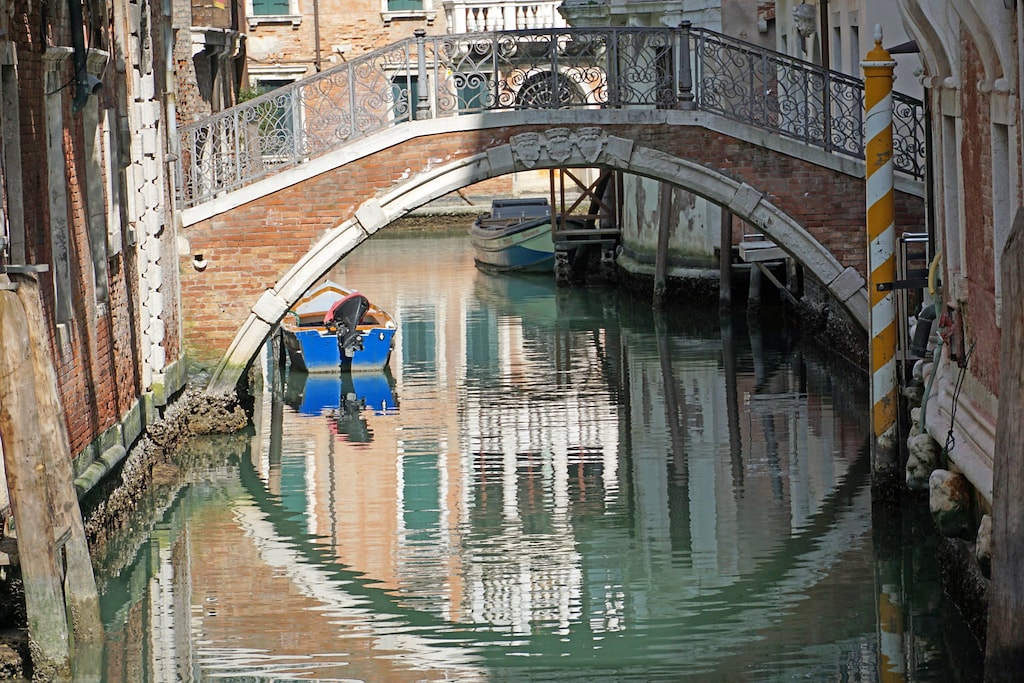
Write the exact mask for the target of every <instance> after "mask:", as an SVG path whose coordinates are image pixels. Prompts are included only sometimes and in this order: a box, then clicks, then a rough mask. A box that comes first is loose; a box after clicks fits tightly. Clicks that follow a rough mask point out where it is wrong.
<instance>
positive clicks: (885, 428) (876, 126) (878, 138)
mask: <svg viewBox="0 0 1024 683" xmlns="http://www.w3.org/2000/svg"><path fill="white" fill-rule="evenodd" d="M860 64H861V68H863V70H864V111H865V114H864V140H865V159H866V162H867V202H866V203H867V254H868V300H869V302H870V309H869V314H868V320H869V323H870V328H871V329H870V333H871V345H870V351H869V359H870V362H871V403H872V409H871V426H872V432H873V433H874V440H873V442H872V445H871V480H872V486H873V487H875V488H876V489H877V488H884V489H891V488H892V487H893V486H894V485H895V484H896V483H898V481H899V443H898V434H897V420H896V418H897V412H898V400H899V396H898V386H897V384H898V382H897V375H896V343H897V338H896V336H897V335H896V332H897V327H896V307H895V299H896V297H895V293H894V291H893V289H892V286H893V283H895V282H896V218H895V217H896V204H895V190H894V185H893V164H892V155H893V133H892V83H893V69H894V68H895V67H896V62H895V61H894V60H893V59H892V56H891V55H890V54H889V52H888V51H887V50H886V49H885V48H883V47H882V28H881V26H879V25H876V26H875V47H874V49H872V50H870V51H869V52H868V54H867V55H866V59H865V60H864V61H862V62H861V63H860Z"/></svg>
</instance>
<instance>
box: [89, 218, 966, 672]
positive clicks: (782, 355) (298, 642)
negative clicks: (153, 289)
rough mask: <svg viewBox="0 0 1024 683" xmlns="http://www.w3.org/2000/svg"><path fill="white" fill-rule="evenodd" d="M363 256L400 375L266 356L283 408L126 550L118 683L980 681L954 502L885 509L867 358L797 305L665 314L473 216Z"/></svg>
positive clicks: (160, 507)
mask: <svg viewBox="0 0 1024 683" xmlns="http://www.w3.org/2000/svg"><path fill="white" fill-rule="evenodd" d="M331 277H332V279H334V280H336V281H338V282H340V283H343V284H345V285H348V286H354V287H357V288H358V289H359V290H360V291H361V292H363V293H364V294H366V295H367V296H368V297H369V298H370V299H371V300H372V301H374V302H375V303H376V304H378V305H380V306H382V307H383V308H385V309H387V310H389V311H391V313H393V314H394V315H395V317H396V318H397V319H398V321H399V333H398V335H397V337H396V340H397V341H396V347H395V352H394V356H393V358H392V361H391V368H390V372H389V373H387V374H382V375H379V376H376V375H375V376H363V377H357V378H355V379H354V381H353V383H352V385H346V386H345V387H344V388H343V387H342V385H341V383H340V381H338V380H335V378H317V377H305V376H301V375H297V374H290V373H288V372H284V373H283V374H282V373H280V372H278V371H276V370H275V366H274V363H273V362H272V361H271V360H270V359H271V357H270V354H269V352H268V354H267V355H266V356H264V358H263V359H262V361H261V362H262V365H263V366H264V368H265V370H266V372H267V379H266V386H265V390H264V391H263V392H262V393H261V395H260V396H259V397H258V400H257V414H256V419H255V424H254V426H253V428H252V430H251V432H250V433H247V434H243V435H235V436H233V437H228V438H220V439H210V440H203V441H199V442H197V443H195V444H193V445H192V447H191V449H190V453H189V454H188V455H189V458H190V461H194V462H192V464H191V467H190V468H189V469H185V470H182V477H181V482H180V485H175V486H172V487H170V490H169V491H166V492H165V494H166V495H165V497H164V498H163V499H159V497H158V499H159V500H158V502H156V503H154V513H153V515H152V517H151V519H149V520H140V521H139V523H138V524H136V525H135V528H134V530H133V532H132V533H129V534H126V535H125V538H124V539H123V541H122V542H121V543H119V544H115V548H116V550H112V551H111V552H110V553H109V556H108V560H106V561H105V565H106V566H105V567H103V568H101V572H100V574H101V575H100V580H101V585H102V587H103V588H102V590H103V614H104V621H105V624H106V629H107V646H106V653H105V659H104V662H103V672H104V673H103V678H104V680H110V681H120V680H124V681H154V682H156V681H233V682H243V681H297V680H314V681H317V680H318V681H387V682H390V681H398V682H405V681H410V682H411V681H441V680H454V681H466V682H467V683H469V682H475V681H508V682H516V681H609V682H611V681H637V682H640V681H790V680H807V681H957V680H960V681H968V680H976V678H977V676H978V660H979V656H978V654H977V652H976V649H975V648H976V646H975V645H974V644H973V643H972V642H971V641H970V638H969V637H968V636H966V635H965V633H966V632H965V631H964V630H963V629H962V625H961V624H960V622H959V619H958V618H957V615H956V613H955V612H954V611H953V610H952V609H951V608H950V607H949V605H948V604H947V603H946V601H945V600H944V598H943V597H942V593H941V587H940V585H939V582H938V576H937V569H936V567H935V564H934V549H933V547H932V543H933V541H932V540H931V539H930V537H929V534H928V531H929V529H930V527H929V522H928V519H927V516H926V515H925V516H924V517H922V516H921V514H920V511H921V509H922V506H924V504H923V503H920V502H918V503H914V504H911V505H908V506H905V507H904V508H903V509H902V510H889V511H882V510H873V509H872V504H871V493H870V486H869V480H870V472H869V464H868V457H867V451H866V446H867V439H868V433H869V425H868V406H867V385H866V381H865V377H864V376H863V373H860V372H858V371H856V370H853V369H851V368H849V367H844V366H841V365H836V364H833V362H834V361H833V359H830V358H829V357H828V354H827V353H826V354H821V353H814V352H812V351H810V350H808V349H804V348H803V347H802V346H801V345H800V344H799V343H798V340H797V339H796V338H795V337H794V336H793V335H792V334H787V333H786V332H785V331H783V330H781V329H779V328H778V327H777V325H778V322H777V318H778V316H776V315H772V314H766V315H764V316H762V317H761V318H760V319H759V320H756V321H753V324H748V321H747V319H746V316H744V315H743V314H742V312H741V313H740V314H739V315H738V316H736V317H735V319H732V320H729V321H726V322H724V323H723V321H722V320H720V318H719V316H718V314H717V311H707V310H701V309H688V308H686V307H685V306H684V305H683V304H684V302H673V303H672V306H670V310H669V311H667V312H666V314H665V315H663V316H659V317H658V318H655V317H654V316H653V315H652V313H651V311H650V307H649V305H648V304H646V303H644V302H642V301H636V300H632V299H630V298H629V297H628V296H627V295H624V294H621V293H618V292H615V291H608V290H603V289H579V290H559V289H556V288H554V286H553V285H552V283H551V282H550V281H549V279H548V278H543V277H542V278H532V279H525V278H517V277H505V276H495V275H486V274H483V273H480V272H478V271H477V270H476V269H475V268H474V267H473V263H472V254H471V252H470V251H469V247H468V244H467V243H466V241H465V240H464V238H462V237H460V236H456V237H417V238H406V239H386V238H385V237H384V236H380V237H375V238H373V239H372V240H370V241H368V242H367V243H365V244H364V245H363V246H361V247H360V248H359V249H358V250H357V252H355V253H354V254H353V255H352V256H350V257H349V258H348V259H346V261H345V263H344V264H342V265H341V266H339V267H337V268H336V269H335V271H334V272H333V273H332V275H331ZM349 393H351V394H354V395H356V396H358V397H360V398H363V399H365V402H366V404H367V405H366V407H364V408H362V409H361V410H360V409H358V404H354V403H353V402H352V401H351V400H348V401H342V397H343V396H345V395H347V394H349ZM353 405H356V409H353ZM346 406H347V409H346ZM951 643H952V645H951Z"/></svg>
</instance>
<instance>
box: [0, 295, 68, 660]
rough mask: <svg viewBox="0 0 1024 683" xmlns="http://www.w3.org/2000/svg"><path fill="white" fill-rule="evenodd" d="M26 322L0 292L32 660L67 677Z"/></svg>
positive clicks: (8, 438) (4, 420)
mask: <svg viewBox="0 0 1024 683" xmlns="http://www.w3.org/2000/svg"><path fill="white" fill-rule="evenodd" d="M32 366H33V354H32V346H31V340H30V339H29V323H28V320H27V319H26V316H25V309H24V307H23V306H22V304H21V301H19V299H18V295H17V294H15V293H14V292H13V291H10V289H6V290H3V291H0V437H2V439H3V444H4V448H3V451H4V453H3V457H4V466H5V468H6V471H7V486H8V489H9V490H10V494H11V509H12V511H13V513H14V520H15V524H16V530H17V535H18V555H19V558H20V561H21V571H22V581H23V583H24V586H25V605H26V610H27V612H28V630H29V639H30V648H31V651H32V663H33V666H34V668H35V674H36V676H38V677H39V678H40V680H48V679H55V678H60V677H67V676H68V675H69V674H70V665H71V662H70V643H69V640H68V626H67V619H66V612H65V606H64V594H63V590H62V587H61V572H60V568H59V567H58V565H57V544H56V539H55V537H54V536H55V527H56V523H55V519H54V514H53V507H52V504H51V500H50V495H49V489H48V486H47V481H46V480H47V477H48V476H49V474H48V472H47V471H46V466H45V463H44V461H43V457H42V456H43V451H44V450H45V447H44V446H43V444H42V440H41V439H40V434H41V433H42V430H43V426H42V423H41V421H40V418H39V409H38V406H39V400H38V397H37V396H36V390H35V373H34V371H33V367H32Z"/></svg>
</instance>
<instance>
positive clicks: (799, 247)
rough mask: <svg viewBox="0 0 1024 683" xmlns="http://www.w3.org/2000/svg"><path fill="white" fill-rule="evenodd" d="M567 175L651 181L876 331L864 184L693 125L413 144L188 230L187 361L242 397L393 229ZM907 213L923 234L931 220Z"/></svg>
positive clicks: (496, 134) (504, 133) (516, 133)
mask: <svg viewBox="0 0 1024 683" xmlns="http://www.w3.org/2000/svg"><path fill="white" fill-rule="evenodd" d="M559 167H579V168H587V167H590V168H611V169H616V170H620V171H623V172H626V173H631V174H636V175H640V176H645V177H649V178H653V179H657V180H660V181H663V182H666V183H669V184H671V185H673V186H676V187H679V188H682V189H684V190H687V191H690V192H693V193H695V194H697V195H700V196H703V197H705V198H706V199H708V200H710V201H712V202H714V203H716V204H719V205H720V206H722V207H725V208H727V209H728V210H729V211H731V212H732V213H733V215H734V216H738V217H740V218H742V219H743V220H745V221H746V222H748V223H750V224H751V225H753V226H755V227H756V228H757V229H758V230H760V231H761V232H763V233H764V235H765V236H766V237H768V238H769V239H771V240H772V241H774V242H775V243H776V244H778V245H779V246H781V247H782V248H783V249H784V250H785V251H786V252H787V253H788V254H789V255H790V256H791V257H792V258H794V259H795V260H796V261H797V262H798V263H799V264H801V265H802V266H803V268H804V272H805V275H806V276H810V277H813V278H814V279H815V280H817V281H818V282H819V283H820V284H821V285H822V286H823V287H824V288H825V289H826V290H827V291H828V292H829V293H830V294H831V296H832V297H834V299H835V300H836V301H837V302H838V303H839V304H840V305H841V306H842V307H843V308H845V310H846V311H847V312H848V314H849V316H850V317H851V318H852V320H854V321H855V322H856V323H857V324H859V325H860V326H861V327H862V328H864V329H866V328H867V324H868V299H867V292H866V289H865V283H864V277H863V273H864V269H865V254H864V252H865V243H866V237H865V236H864V221H865V217H864V213H865V199H864V181H863V179H862V178H859V177H855V176H852V175H848V174H845V173H842V172H839V171H836V170H832V169H829V168H825V167H822V166H820V165H818V164H815V163H812V162H809V161H805V160H802V159H799V158H796V157H793V156H788V155H785V154H780V153H779V152H775V151H771V150H768V149H766V148H763V147H760V146H758V145H756V144H751V143H748V142H744V141H742V140H739V139H737V138H735V137H731V136H729V135H724V134H721V133H716V132H712V131H708V130H706V129H704V128H700V127H696V126H689V127H686V126H672V127H668V126H665V125H663V124H662V125H648V126H643V125H636V124H633V125H629V126H600V127H598V126H577V127H572V126H566V127H559V128H551V127H549V126H517V127H504V128H497V129H484V130H472V131H465V132H462V133H445V134H434V135H426V136H420V137H415V138H412V139H408V140H406V141H403V142H401V143H399V144H396V145H392V146H389V147H387V148H385V149H380V150H377V151H375V152H372V153H368V154H365V155H364V156H362V157H360V158H358V159H355V160H349V161H348V162H347V163H345V164H344V165H342V166H338V167H337V168H334V169H331V170H329V171H326V172H323V173H320V174H319V175H316V176H314V177H309V178H306V179H304V180H302V181H300V182H297V183H294V184H292V185H289V186H285V187H281V188H280V189H278V190H277V191H275V192H272V193H269V194H266V195H265V196H262V197H259V198H256V199H253V200H252V201H249V202H248V203H245V204H242V205H240V206H237V207H235V208H232V209H231V210H230V211H228V212H226V213H221V214H219V215H215V216H211V217H209V218H206V219H204V220H202V221H200V222H198V223H196V224H195V225H193V226H190V227H188V228H187V229H186V230H185V237H186V241H187V243H188V244H187V248H186V249H185V250H184V252H183V263H182V268H181V273H182V279H181V282H182V302H183V308H184V309H185V310H184V311H183V313H184V315H183V318H184V319H185V320H186V321H187V322H186V333H185V336H186V348H187V349H188V351H189V354H190V355H191V356H192V357H193V358H196V359H198V360H200V361H203V360H206V361H213V360H214V359H215V357H219V358H220V361H219V363H218V364H217V366H216V369H215V370H214V372H213V375H212V377H211V379H210V382H209V385H208V390H209V391H211V392H215V393H223V392H229V391H232V390H234V389H235V387H236V386H237V383H238V381H239V380H240V379H241V378H242V376H243V375H244V373H245V372H246V370H247V368H248V367H249V365H250V364H251V363H252V361H253V359H254V358H255V356H256V354H257V353H258V352H259V350H260V348H261V347H262V345H263V344H264V343H265V341H266V340H267V339H268V338H269V336H270V334H271V333H272V331H273V330H274V328H275V326H276V325H277V324H278V323H279V322H280V321H281V319H282V318H283V317H284V315H285V313H286V312H287V310H288V309H289V308H290V307H291V306H293V305H294V304H295V302H296V301H298V299H299V298H301V296H302V295H303V294H304V293H305V292H306V291H307V290H308V289H309V288H310V287H311V286H312V285H313V284H315V283H316V282H317V281H318V280H319V279H320V278H321V277H323V276H324V275H325V274H326V273H327V272H328V271H329V270H330V269H331V268H332V267H333V266H334V265H335V264H336V263H338V262H339V261H340V260H341V259H343V258H344V257H345V256H346V255H347V254H348V253H349V252H351V251H352V250H353V249H355V248H356V247H357V246H358V245H359V244H361V243H362V242H363V241H364V240H366V239H368V238H369V237H371V236H372V235H373V234H375V233H376V232H377V231H379V230H381V229H383V228H385V227H386V226H387V225H389V224H390V223H391V222H393V221H395V220H396V219H398V218H401V217H402V216H403V215H405V214H407V213H408V212H409V211H412V210H413V209H416V208H418V207H420V206H422V205H424V204H427V203H429V202H430V201H433V200H434V199H437V198H439V197H442V196H444V195H446V194H448V193H451V192H453V191H455V190H458V189H461V188H463V187H466V186H469V185H472V184H474V183H477V182H480V181H482V180H487V179H489V178H494V177H498V176H503V175H506V174H509V173H512V172H517V171H529V170H535V169H545V168H559ZM914 199H915V198H910V202H909V205H910V206H911V207H913V206H914V205H915V202H914ZM916 201H917V202H918V203H919V202H920V200H919V199H917V200H916ZM898 204H899V198H898ZM897 213H898V215H899V214H901V213H903V214H907V213H908V212H907V211H903V212H900V211H899V210H898V212H897ZM909 214H910V215H909V217H908V218H905V219H904V221H905V222H909V223H911V224H912V227H916V226H917V225H920V223H917V221H918V220H921V219H922V216H921V215H919V214H920V212H919V211H918V210H916V209H914V208H911V209H910V210H909ZM897 222H898V223H899V219H898V221H897ZM904 227H906V226H904ZM897 230H898V231H900V226H899V225H897ZM186 260H187V261H188V262H187V263H186V262H185V261H186ZM200 264H202V265H200Z"/></svg>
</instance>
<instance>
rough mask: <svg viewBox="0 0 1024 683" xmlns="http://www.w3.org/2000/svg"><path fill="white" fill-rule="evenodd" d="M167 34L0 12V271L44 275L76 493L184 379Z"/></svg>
mask: <svg viewBox="0 0 1024 683" xmlns="http://www.w3.org/2000/svg"><path fill="white" fill-rule="evenodd" d="M171 36H172V32H171V29H170V17H165V16H162V15H161V14H160V7H159V6H158V5H157V6H154V5H153V4H151V3H148V2H125V3H113V4H109V5H108V4H105V3H82V2H79V0H72V1H71V2H67V3H54V4H41V3H33V2H21V1H16V2H11V3H7V4H6V6H5V11H4V12H3V13H0V67H2V92H3V99H2V113H0V119H2V121H3V127H2V148H3V157H2V178H3V185H2V187H3V204H2V208H3V211H2V219H3V220H2V224H3V230H4V235H3V237H4V246H5V252H4V255H3V256H4V260H3V263H4V266H5V267H15V266H22V265H25V264H28V265H29V266H35V269H36V270H39V269H40V268H39V266H40V265H42V264H45V266H46V267H47V268H48V269H47V270H46V271H45V272H42V273H40V275H39V279H40V285H41V287H40V289H41V297H42V310H43V312H44V315H45V321H44V329H45V330H46V331H47V332H48V337H49V339H48V342H49V345H50V348H51V350H52V357H53V363H54V366H55V369H56V374H57V380H58V384H59V389H60V399H61V402H62V404H63V407H64V411H65V421H66V424H67V431H68V436H69V440H70V449H71V456H72V457H73V458H74V461H75V475H76V476H77V477H78V478H79V481H78V484H79V487H80V490H85V489H88V488H89V486H91V485H92V483H94V482H95V481H96V480H97V479H98V478H99V476H101V475H102V474H103V473H104V472H106V471H107V470H108V469H109V468H110V467H111V466H112V465H114V464H116V462H118V461H119V460H120V458H121V457H123V454H124V452H125V450H126V449H127V448H129V447H131V445H132V444H133V443H134V442H135V440H136V439H137V438H138V436H139V435H140V433H141V431H142V429H143V428H144V425H145V424H146V423H147V422H148V421H150V420H152V419H154V418H155V417H156V415H157V413H158V411H159V408H160V407H161V406H162V405H164V404H166V402H167V401H168V400H169V399H170V397H171V396H172V395H173V394H174V393H176V392H177V391H178V390H179V389H180V388H181V387H182V386H183V384H184V381H185V367H184V362H183V358H182V349H181V343H180V341H181V335H180V329H181V322H180V319H179V294H178V292H179V288H178V279H177V269H176V264H177V259H176V242H175V236H174V234H175V231H174V209H173V206H174V201H173V189H172V187H173V186H172V183H171V176H170V175H169V173H168V172H167V169H168V161H169V158H168V154H167V150H168V144H167V140H168V129H169V128H171V129H173V126H170V127H169V126H168V122H169V121H173V98H172V97H168V96H167V94H168V93H173V90H174V87H173V78H171V74H172V73H173V65H172V64H169V63H167V62H166V61H165V60H164V59H163V56H164V55H165V54H168V52H167V50H166V47H167V45H168V43H169V41H170V40H171Z"/></svg>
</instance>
